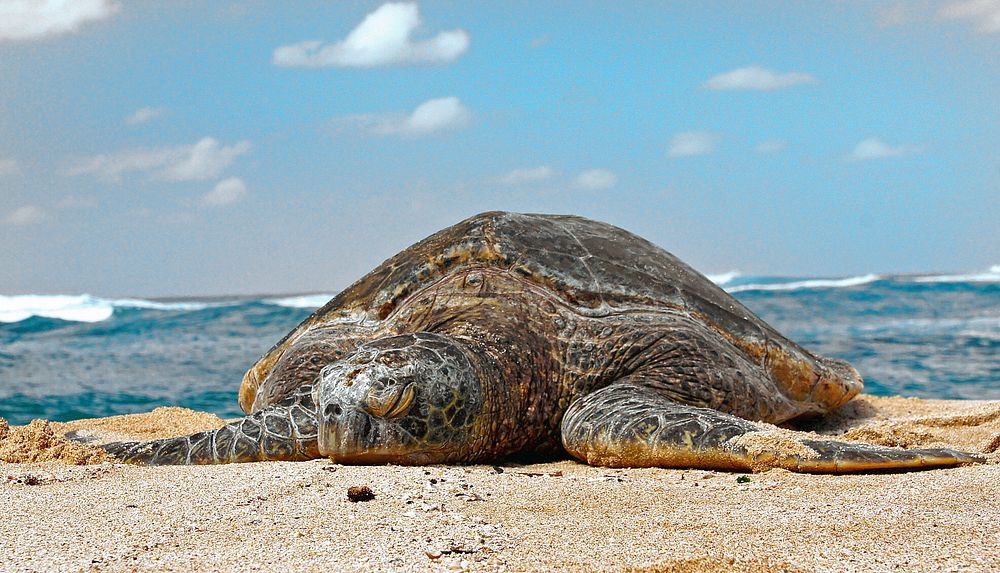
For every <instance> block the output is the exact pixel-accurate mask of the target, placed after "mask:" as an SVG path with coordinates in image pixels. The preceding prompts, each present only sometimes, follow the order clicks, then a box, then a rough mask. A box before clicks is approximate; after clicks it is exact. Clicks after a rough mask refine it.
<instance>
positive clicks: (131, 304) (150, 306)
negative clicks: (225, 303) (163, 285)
mask: <svg viewBox="0 0 1000 573" xmlns="http://www.w3.org/2000/svg"><path fill="white" fill-rule="evenodd" d="M108 302H109V303H111V305H112V306H114V307H115V308H141V309H146V310H204V309H206V308H209V307H211V306H221V305H220V304H211V303H207V302H159V301H155V300H146V299H142V298H118V299H114V300H110V301H108Z"/></svg>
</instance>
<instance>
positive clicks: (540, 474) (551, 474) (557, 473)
mask: <svg viewBox="0 0 1000 573" xmlns="http://www.w3.org/2000/svg"><path fill="white" fill-rule="evenodd" d="M511 473H515V474H518V475H522V476H529V477H562V475H563V473H562V470H556V471H554V472H542V471H537V472H536V471H530V470H529V471H524V470H513V471H511Z"/></svg>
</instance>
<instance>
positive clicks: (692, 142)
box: [667, 131, 719, 157]
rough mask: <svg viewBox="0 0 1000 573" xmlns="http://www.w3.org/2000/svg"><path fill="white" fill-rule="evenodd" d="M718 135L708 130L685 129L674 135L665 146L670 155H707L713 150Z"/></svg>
mask: <svg viewBox="0 0 1000 573" xmlns="http://www.w3.org/2000/svg"><path fill="white" fill-rule="evenodd" d="M718 139H719V136H718V135H716V134H714V133H711V132H708V131H685V132H681V133H678V134H677V135H674V137H673V138H671V140H670V144H669V145H668V147H667V155H668V156H670V157H693V156H696V155H707V154H709V153H712V151H714V150H715V142H716V141H718Z"/></svg>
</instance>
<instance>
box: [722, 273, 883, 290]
mask: <svg viewBox="0 0 1000 573" xmlns="http://www.w3.org/2000/svg"><path fill="white" fill-rule="evenodd" d="M880 278H881V275H876V274H867V275H861V276H856V277H847V278H842V279H807V280H795V281H789V282H774V283H766V284H762V283H754V284H744V285H738V286H734V287H731V288H727V289H726V291H727V292H730V293H735V292H744V291H765V290H766V291H776V290H803V289H822V288H847V287H853V286H860V285H865V284H868V283H872V282H875V281H877V280H879V279H880Z"/></svg>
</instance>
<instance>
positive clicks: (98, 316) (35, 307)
mask: <svg viewBox="0 0 1000 573" xmlns="http://www.w3.org/2000/svg"><path fill="white" fill-rule="evenodd" d="M112 314H114V307H113V306H112V305H111V303H109V302H108V301H106V300H101V299H99V298H94V297H92V296H90V295H86V294H83V295H61V294H60V295H37V294H24V295H13V296H5V295H0V322H20V321H22V320H26V319H28V318H31V317H32V316H41V317H45V318H56V319H59V320H69V321H73V322H100V321H102V320H107V319H108V318H110V317H111V315H112Z"/></svg>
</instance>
